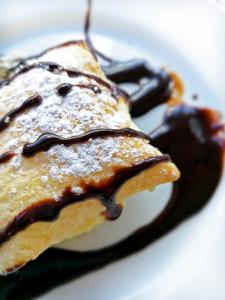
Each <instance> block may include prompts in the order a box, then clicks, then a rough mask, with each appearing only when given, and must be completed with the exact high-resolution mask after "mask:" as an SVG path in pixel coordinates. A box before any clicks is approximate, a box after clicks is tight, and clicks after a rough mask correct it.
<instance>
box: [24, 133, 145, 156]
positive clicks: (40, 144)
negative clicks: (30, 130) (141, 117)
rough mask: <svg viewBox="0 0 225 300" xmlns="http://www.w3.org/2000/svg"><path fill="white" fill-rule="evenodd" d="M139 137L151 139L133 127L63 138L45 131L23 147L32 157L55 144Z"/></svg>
mask: <svg viewBox="0 0 225 300" xmlns="http://www.w3.org/2000/svg"><path fill="white" fill-rule="evenodd" d="M118 136H127V137H138V138H143V139H146V140H148V141H149V136H148V135H147V134H145V133H144V132H141V131H137V130H134V129H131V128H122V129H109V128H105V129H93V130H90V131H88V132H86V133H84V134H81V135H77V136H74V137H71V138H62V137H60V136H59V135H56V134H53V133H43V134H42V135H41V136H40V137H39V138H38V139H37V140H36V141H35V142H33V143H30V144H25V145H24V147H23V155H24V156H26V157H30V156H33V155H35V154H36V153H37V152H40V151H48V150H49V149H50V148H51V147H53V146H55V145H62V144H63V145H66V146H69V145H72V144H77V143H84V142H87V141H88V140H89V139H96V138H104V137H118Z"/></svg>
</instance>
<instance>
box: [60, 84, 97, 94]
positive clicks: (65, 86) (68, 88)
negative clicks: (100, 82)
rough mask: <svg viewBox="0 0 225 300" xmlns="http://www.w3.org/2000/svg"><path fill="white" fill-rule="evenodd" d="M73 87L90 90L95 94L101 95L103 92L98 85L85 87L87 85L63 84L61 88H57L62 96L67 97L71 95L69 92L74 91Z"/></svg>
mask: <svg viewBox="0 0 225 300" xmlns="http://www.w3.org/2000/svg"><path fill="white" fill-rule="evenodd" d="M73 87H79V88H81V89H88V90H91V91H93V92H94V93H95V94H100V93H101V92H102V91H101V89H100V88H99V87H98V86H97V85H93V84H88V85H85V84H70V83H61V84H60V85H59V86H57V88H56V90H57V93H58V94H59V95H60V96H62V97H65V96H66V95H68V94H69V92H70V91H71V90H72V88H73Z"/></svg>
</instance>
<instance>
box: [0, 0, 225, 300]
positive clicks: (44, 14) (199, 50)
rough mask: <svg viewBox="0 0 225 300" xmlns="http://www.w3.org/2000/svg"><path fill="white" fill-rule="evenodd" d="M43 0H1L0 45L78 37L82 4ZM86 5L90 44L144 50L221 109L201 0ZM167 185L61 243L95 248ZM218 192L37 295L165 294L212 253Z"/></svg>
mask: <svg viewBox="0 0 225 300" xmlns="http://www.w3.org/2000/svg"><path fill="white" fill-rule="evenodd" d="M45 2H46V1H43V0H39V1H38V2H37V1H30V0H29V1H28V0H24V1H22V0H21V1H14V0H13V1H12V0H11V1H4V0H2V1H1V0H0V5H1V12H0V52H15V51H16V52H20V53H23V52H25V53H34V52H38V51H39V50H43V49H44V48H45V47H46V46H49V45H53V44H55V43H58V42H59V41H65V40H67V39H71V38H74V37H75V38H76V37H80V36H81V30H82V24H83V18H84V13H85V1H69V0H68V1H54V4H53V2H51V1H48V3H47V4H46V3H45ZM94 4H95V5H94V17H93V22H92V24H93V29H92V32H94V34H93V40H94V42H95V44H96V46H97V48H99V49H101V50H102V51H103V52H105V53H107V54H109V55H112V56H113V57H118V58H121V59H123V58H124V59H128V58H131V57H145V58H147V59H148V60H149V61H150V62H152V63H153V64H155V65H158V66H160V65H168V66H170V67H171V68H173V69H174V70H176V71H177V72H178V73H179V74H180V75H181V76H182V78H183V79H184V82H185V87H186V94H185V95H186V99H187V100H190V101H191V96H192V94H193V93H198V94H199V95H200V99H199V100H198V102H199V104H207V105H208V106H210V107H214V108H216V109H219V110H220V111H222V112H225V104H224V102H222V101H221V99H223V98H222V96H223V95H224V94H225V85H224V82H222V80H221V78H222V74H223V72H222V71H223V70H224V69H225V61H224V60H223V61H221V58H223V53H224V51H225V46H224V44H223V43H224V41H223V37H224V36H225V21H224V18H223V16H222V14H221V12H220V11H219V10H217V8H216V6H214V5H213V4H211V3H209V2H208V1H178V0H177V1H176V0H169V1H168V0H167V1H163V0H160V1H157V2H156V1H147V0H146V1H145V0H139V1H134V0H132V1H130V0H129V1H128V0H127V1H119V0H117V1H103V0H96V1H95V2H94ZM214 45H215V46H214ZM162 111H163V108H162V107H161V108H157V109H155V110H154V111H153V112H151V113H149V114H147V115H146V116H144V117H141V118H139V119H137V120H136V122H137V123H138V125H139V126H140V127H141V128H142V129H144V130H146V131H149V130H150V129H151V128H153V127H154V126H156V125H157V124H158V123H159V122H160V118H161V117H160V116H161V113H162ZM170 188H171V187H170V185H165V186H162V187H159V188H157V189H156V191H155V192H153V193H147V192H145V193H142V194H139V195H137V196H135V197H132V199H131V200H129V201H128V204H127V206H126V209H125V210H124V213H123V215H122V217H121V218H120V219H119V220H118V221H115V222H109V223H107V224H105V225H103V226H99V227H98V228H96V229H94V230H93V231H91V232H90V233H88V234H84V235H82V236H80V237H78V238H77V239H74V240H72V241H66V242H64V243H63V244H61V245H60V247H64V248H69V249H79V250H83V249H96V248H99V247H101V246H105V245H109V244H111V243H113V242H115V241H118V240H119V239H121V238H123V237H125V236H126V235H127V234H128V233H130V232H132V231H133V230H134V229H136V228H138V227H139V226H141V225H142V224H145V223H147V222H149V221H150V220H151V219H153V218H154V217H155V216H156V215H157V214H158V213H159V211H160V210H161V209H162V208H163V206H164V205H165V203H166V199H167V198H168V195H169V191H170ZM224 193H225V178H222V180H221V183H220V185H219V187H218V189H217V191H216V192H215V194H214V196H213V197H212V200H211V201H210V203H209V205H207V207H206V208H205V209H204V210H203V211H202V212H201V213H200V214H198V215H197V216H196V217H193V218H192V219H190V220H188V221H187V222H185V223H183V224H182V225H181V226H179V227H178V228H177V229H176V230H174V231H173V232H171V233H170V234H169V235H167V236H166V237H164V238H162V239H161V240H160V241H158V242H156V243H155V244H154V245H152V246H150V247H148V248H146V249H145V250H143V251H141V252H139V253H136V254H135V255H132V256H130V257H127V258H126V259H123V260H121V261H118V262H116V263H113V264H111V265H109V266H107V267H105V268H104V269H100V270H98V271H96V272H93V273H90V274H89V275H86V276H84V277H81V278H80V279H78V280H75V281H73V282H70V283H68V284H66V285H63V286H61V287H59V288H57V289H54V290H53V291H51V292H49V293H48V294H45V295H43V296H42V297H40V298H39V299H42V300H51V299H57V300H58V299H65V300H70V299H81V300H86V299H97V300H101V299H102V300H103V299H104V300H109V299H128V298H129V299H144V297H145V299H149V297H151V299H152V300H156V299H168V297H169V295H170V294H171V293H173V291H175V290H177V289H179V287H180V286H181V285H182V284H183V283H184V282H185V281H187V280H190V278H191V277H192V274H193V273H194V272H196V270H197V269H198V268H199V266H200V265H201V264H202V263H204V262H205V261H206V259H207V257H208V256H209V255H210V254H211V253H215V249H216V247H217V243H218V239H219V237H220V236H221V235H222V228H223V225H224V222H223V219H224V217H225V203H224V201H222V200H223V199H222V196H223V195H224ZM214 255H215V254H214ZM172 299H173V298H172Z"/></svg>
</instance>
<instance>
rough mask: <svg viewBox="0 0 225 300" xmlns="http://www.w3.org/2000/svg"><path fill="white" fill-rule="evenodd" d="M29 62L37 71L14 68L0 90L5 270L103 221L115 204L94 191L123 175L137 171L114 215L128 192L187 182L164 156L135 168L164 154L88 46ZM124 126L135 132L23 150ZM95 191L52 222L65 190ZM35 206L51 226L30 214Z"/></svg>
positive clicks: (1, 267)
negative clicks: (52, 138)
mask: <svg viewBox="0 0 225 300" xmlns="http://www.w3.org/2000/svg"><path fill="white" fill-rule="evenodd" d="M38 62H42V63H41V64H38ZM46 62H48V63H46ZM49 62H51V63H49ZM53 63H55V64H53ZM26 65H30V66H32V67H30V68H28V67H25V69H24V66H20V71H18V70H17V71H16V72H17V73H18V72H19V74H17V75H16V76H15V73H16V72H14V71H13V72H11V75H10V76H11V78H12V79H11V80H10V81H8V82H5V83H4V84H2V86H1V88H0V118H2V121H4V122H3V123H4V124H3V123H2V124H3V127H4V128H3V129H2V130H1V131H0V134H1V140H0V157H1V155H6V156H7V155H8V156H9V157H6V159H3V160H2V163H1V164H0V211H1V214H0V273H1V274H7V273H9V272H11V271H14V270H16V269H18V268H20V267H22V266H24V265H25V264H26V263H27V262H29V261H30V260H34V259H35V258H37V257H38V256H39V255H40V254H41V253H42V252H43V251H45V250H46V249H47V248H49V247H51V246H52V245H54V244H57V243H59V242H61V241H62V240H64V239H68V238H72V237H75V236H77V235H79V234H81V233H83V232H86V231H89V230H91V229H92V228H93V227H95V226H96V225H98V224H100V223H102V222H104V221H105V219H106V216H107V214H106V213H105V212H106V211H107V207H106V205H105V203H104V201H100V199H99V197H97V196H95V193H94V192H93V188H94V191H96V190H99V189H100V190H102V189H103V190H104V188H107V189H110V187H111V186H113V183H114V182H115V178H117V181H118V178H123V177H121V176H122V175H123V174H124V173H123V172H124V170H125V173H126V172H127V170H128V171H129V172H130V170H133V169H134V167H136V169H137V170H136V171H135V172H136V173H135V172H134V173H132V176H127V178H126V180H125V181H124V182H123V184H122V185H121V186H119V188H118V190H117V191H116V193H115V202H116V203H114V208H115V210H116V209H119V208H121V207H122V206H124V201H125V199H126V198H127V197H128V196H130V195H132V194H135V193H137V192H140V191H143V190H145V189H153V188H154V187H155V186H157V185H159V184H162V183H165V182H172V181H175V180H177V179H178V177H179V171H178V169H177V168H176V166H175V165H174V164H173V163H172V162H171V161H170V160H169V159H168V158H166V157H165V156H163V157H164V158H165V159H161V160H160V159H159V160H158V162H157V163H153V164H152V165H150V164H149V165H146V166H145V167H144V168H139V167H138V168H139V169H138V168H137V166H143V162H145V161H149V159H150V160H151V158H153V159H154V158H155V157H161V156H162V154H161V152H160V151H159V150H158V149H156V148H154V147H153V146H151V145H150V143H149V140H148V139H147V137H146V136H145V135H144V134H143V135H142V134H141V133H139V130H138V128H137V127H136V125H134V123H133V122H132V120H131V118H130V115H129V109H128V103H127V99H126V96H125V95H124V94H123V93H120V91H119V90H118V89H117V87H116V86H115V85H113V84H112V83H111V82H110V81H109V80H107V78H106V77H105V75H104V74H103V72H102V70H101V68H100V65H99V64H98V63H97V62H96V60H95V58H94V57H93V55H92V54H91V52H90V51H89V49H88V48H87V46H86V44H85V43H84V42H82V41H76V42H70V43H65V44H62V45H60V46H57V47H53V48H51V49H49V50H48V51H45V52H43V53H42V54H41V55H40V56H37V57H36V58H31V59H30V60H27V61H26ZM57 66H58V67H57ZM21 69H23V71H22V72H21ZM71 70H73V71H72V72H70V71H71ZM90 75H91V76H90ZM13 76H14V77H13ZM68 84H69V85H68ZM59 87H61V89H59ZM27 99H28V100H29V101H30V99H31V100H32V99H34V100H35V99H36V103H33V105H32V103H31V101H30V104H29V105H28V106H24V107H23V104H24V102H25V101H27ZM21 107H22V109H21ZM18 108H20V109H19V110H17V112H16V113H15V112H14V114H11V115H10V114H9V112H10V111H11V112H12V110H15V109H18ZM7 114H8V115H7ZM123 128H126V130H127V134H122V133H121V134H118V136H112V135H110V134H108V135H107V134H106V135H105V136H101V137H94V138H89V139H86V140H85V141H82V142H80V143H71V144H66V145H64V144H62V143H56V144H53V145H51V146H49V147H48V149H47V148H46V149H41V151H39V150H40V149H39V150H38V151H36V152H35V153H26V152H25V151H24V145H27V144H30V143H33V142H35V141H36V140H37V139H38V138H40V136H41V135H42V134H45V133H51V134H57V135H58V136H60V137H61V138H64V139H68V138H70V137H71V136H73V137H77V136H82V135H83V134H84V133H88V132H92V131H95V130H96V129H110V130H112V129H113V130H116V131H117V132H119V130H121V129H123ZM129 128H130V129H131V130H130V132H129ZM113 130H112V131H113ZM132 132H133V134H132ZM28 152H29V151H28ZM163 157H162V158H163ZM129 172H128V173H129ZM121 174H122V175H121ZM118 176H120V177H118ZM123 176H124V175H123ZM90 187H91V191H92V194H91V193H90V194H91V195H94V196H91V197H87V199H82V201H77V200H76V201H74V203H73V201H71V203H70V204H69V205H65V206H62V207H61V208H60V209H59V211H58V213H57V214H55V216H54V217H55V218H54V220H53V219H52V218H49V219H48V216H47V214H48V213H49V207H51V205H52V204H54V202H55V203H60V201H62V198H63V197H64V198H65V196H66V195H67V194H66V193H70V195H71V194H73V195H75V196H76V197H78V198H79V195H82V194H84V193H85V192H87V190H86V189H88V190H90ZM96 195H97V194H96ZM76 199H77V198H76ZM57 205H58V204H57ZM115 205H117V206H115ZM40 207H41V211H38V208H40ZM35 209H36V214H38V213H39V214H41V216H40V215H39V219H40V218H41V217H42V218H43V221H37V220H36V219H35V218H34V219H32V216H31V215H29V214H30V212H31V211H33V212H34V211H35ZM111 212H113V210H112V211H111ZM45 213H46V214H45ZM51 213H52V212H51ZM114 213H115V211H114ZM43 214H44V215H43ZM51 216H52V215H51ZM21 220H22V221H21ZM6 233H7V234H6Z"/></svg>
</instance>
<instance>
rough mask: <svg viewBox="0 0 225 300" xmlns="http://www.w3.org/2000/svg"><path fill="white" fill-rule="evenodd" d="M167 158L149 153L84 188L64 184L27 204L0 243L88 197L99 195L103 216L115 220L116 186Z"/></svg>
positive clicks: (0, 233)
mask: <svg viewBox="0 0 225 300" xmlns="http://www.w3.org/2000/svg"><path fill="white" fill-rule="evenodd" d="M168 160H170V158H169V156H168V155H160V156H156V157H150V158H148V159H145V160H143V161H141V162H138V163H136V164H134V165H132V166H130V167H125V168H121V169H118V170H115V174H114V176H113V177H112V178H110V179H109V180H107V181H106V182H105V183H103V184H101V185H100V186H98V185H96V186H95V185H85V186H83V189H84V192H82V193H78V194H77V193H74V192H73V191H72V189H71V188H70V187H69V188H67V189H66V190H65V191H64V192H63V194H62V195H61V196H60V197H59V198H58V199H56V200H55V199H44V200H42V201H39V202H37V203H34V204H32V205H31V206H30V207H28V208H26V209H25V210H24V211H22V212H21V213H20V214H19V215H17V216H16V217H15V218H14V220H13V221H11V222H10V223H9V224H8V225H7V226H6V227H5V228H4V229H3V230H1V231H0V244H2V243H4V242H5V241H7V240H8V239H9V238H10V237H11V236H12V235H14V234H15V233H17V232H19V231H21V230H23V229H25V228H26V227H27V226H29V225H30V224H32V223H34V222H38V221H54V220H55V219H56V218H57V217H58V215H59V213H60V211H61V210H62V208H64V207H65V206H67V205H69V204H73V203H77V202H80V201H86V200H88V199H90V198H98V199H99V200H100V201H101V203H102V204H103V205H104V206H105V207H106V212H104V216H105V217H107V218H108V219H111V220H114V219H116V218H118V217H119V215H120V214H121V205H117V203H116V199H115V196H116V193H117V191H118V190H119V188H120V187H121V186H122V185H123V184H124V183H125V182H126V181H127V180H128V179H130V178H132V177H133V176H135V175H137V174H139V173H140V172H142V171H144V170H146V169H149V168H151V167H153V166H155V165H156V164H158V163H161V162H165V161H168Z"/></svg>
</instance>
